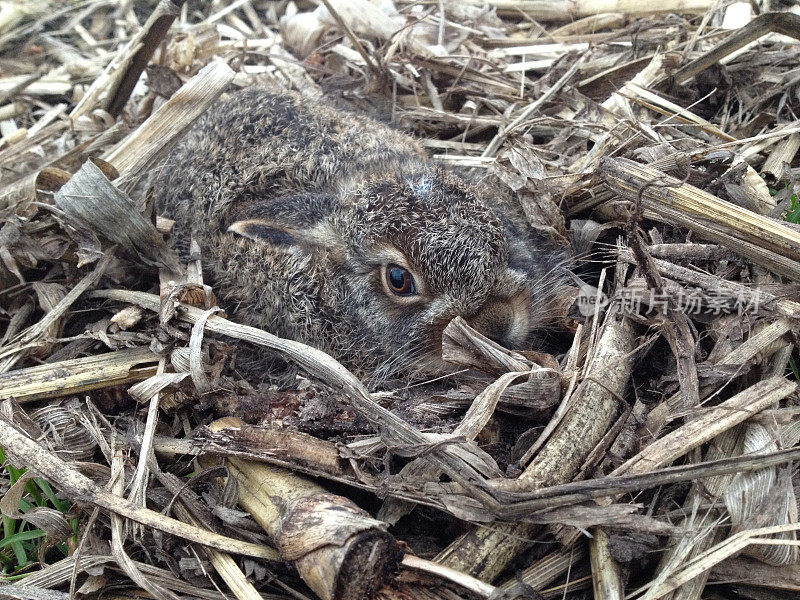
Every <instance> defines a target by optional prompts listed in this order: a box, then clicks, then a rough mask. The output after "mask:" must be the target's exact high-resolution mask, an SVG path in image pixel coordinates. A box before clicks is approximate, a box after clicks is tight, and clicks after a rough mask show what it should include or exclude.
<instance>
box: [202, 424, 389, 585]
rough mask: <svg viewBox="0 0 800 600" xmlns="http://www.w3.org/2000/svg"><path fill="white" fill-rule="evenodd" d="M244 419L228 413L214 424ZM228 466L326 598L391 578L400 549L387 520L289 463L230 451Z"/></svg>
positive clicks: (282, 547) (248, 502) (242, 494)
mask: <svg viewBox="0 0 800 600" xmlns="http://www.w3.org/2000/svg"><path fill="white" fill-rule="evenodd" d="M241 424H242V421H241V420H239V419H235V418H226V419H219V420H218V421H215V422H214V423H212V424H211V426H210V428H211V429H212V430H214V431H219V430H221V429H223V428H227V427H234V428H236V427H238V426H239V425H241ZM228 472H229V473H230V476H231V477H233V478H234V479H235V480H236V481H237V483H238V491H239V503H240V504H241V505H242V507H243V508H244V509H245V510H247V511H248V512H250V514H252V515H253V518H254V519H255V520H256V521H257V522H258V524H259V525H261V526H262V527H263V528H264V530H265V531H266V532H267V534H268V535H269V537H270V539H271V540H272V541H273V542H274V543H275V545H276V546H277V547H278V549H279V551H280V553H281V556H282V557H283V558H284V559H285V560H289V561H291V562H292V563H293V564H294V565H295V567H296V568H297V571H298V573H299V574H300V576H301V577H302V578H303V580H304V581H305V582H306V583H307V584H308V585H309V587H310V588H311V589H312V590H314V592H315V593H316V594H317V595H318V596H319V597H320V598H321V599H322V600H333V599H336V600H347V599H352V600H360V599H362V598H365V597H366V598H368V597H370V596H371V595H372V593H373V592H375V591H376V590H378V589H379V588H380V587H381V586H383V585H384V583H386V582H387V581H388V580H389V579H390V577H391V574H392V573H393V571H394V570H395V569H396V567H397V564H398V562H399V560H400V558H401V555H402V552H401V551H400V549H399V547H398V546H397V543H396V542H395V540H394V538H393V537H392V536H391V535H390V534H389V533H387V532H386V527H387V525H386V524H385V523H382V522H381V521H377V520H375V519H373V518H372V517H370V516H369V514H368V513H366V512H364V511H363V510H361V509H360V508H358V507H357V506H356V505H355V504H353V503H352V502H351V501H350V500H348V499H347V498H343V497H341V496H335V495H333V494H330V493H328V492H327V491H326V490H325V488H323V487H321V486H320V485H318V484H316V483H314V482H312V481H311V480H309V479H306V478H305V477H301V476H299V475H295V474H294V473H292V472H291V471H288V470H286V469H281V468H277V467H272V466H268V465H264V464H258V463H253V462H249V461H245V460H241V459H237V458H232V457H230V458H228Z"/></svg>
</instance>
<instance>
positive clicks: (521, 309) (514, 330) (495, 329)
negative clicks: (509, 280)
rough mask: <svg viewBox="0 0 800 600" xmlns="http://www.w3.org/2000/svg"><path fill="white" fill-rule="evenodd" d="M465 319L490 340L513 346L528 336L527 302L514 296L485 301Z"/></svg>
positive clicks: (528, 316)
mask: <svg viewBox="0 0 800 600" xmlns="http://www.w3.org/2000/svg"><path fill="white" fill-rule="evenodd" d="M467 321H468V322H469V324H470V325H471V326H472V327H474V328H475V329H477V330H478V331H480V332H481V333H482V334H483V335H485V336H486V337H488V338H489V339H490V340H493V341H495V342H497V343H498V344H500V345H502V346H506V347H508V348H513V347H514V346H516V345H517V344H519V343H521V342H522V341H524V339H525V338H526V337H527V336H528V329H529V324H530V315H529V313H528V308H527V302H523V301H522V298H517V297H514V298H510V299H502V300H489V301H487V302H486V303H485V304H484V305H483V306H482V307H481V308H480V309H479V311H478V312H477V313H476V314H475V315H474V316H472V317H470V318H468V319H467Z"/></svg>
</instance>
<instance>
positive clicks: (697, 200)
mask: <svg viewBox="0 0 800 600" xmlns="http://www.w3.org/2000/svg"><path fill="white" fill-rule="evenodd" d="M597 175H598V176H601V177H603V179H604V181H605V183H606V185H608V186H609V187H610V188H611V190H612V191H614V192H615V193H617V194H620V195H622V196H623V197H625V198H627V199H628V200H631V201H635V200H636V199H637V198H638V197H641V201H642V206H643V207H644V208H645V210H646V211H650V212H651V213H652V214H653V215H654V216H655V217H656V218H657V219H659V220H661V221H664V222H670V223H678V224H680V225H683V226H685V227H688V228H689V229H691V230H693V231H696V232H697V233H698V234H699V235H701V236H702V237H705V238H708V239H710V240H712V241H715V242H720V243H723V244H726V245H728V246H729V247H733V248H734V249H735V250H736V251H737V252H739V253H740V254H742V255H744V256H746V257H747V258H749V259H750V260H752V261H753V262H755V263H757V264H760V265H762V266H763V267H765V268H767V269H770V270H771V271H774V272H776V273H780V274H782V275H786V276H787V277H791V278H792V279H794V280H795V281H800V266H798V263H797V248H798V247H800V232H797V231H795V230H793V229H791V228H789V227H787V226H786V225H784V224H783V223H781V222H780V221H776V220H774V219H769V218H767V217H764V216H761V215H759V214H757V213H755V212H753V211H750V210H747V209H745V208H741V207H739V206H736V205H735V204H732V203H730V202H726V201H724V200H720V199H719V198H717V197H715V196H713V195H711V194H709V193H708V192H704V191H703V190H700V189H698V188H696V187H694V186H691V185H689V184H686V183H682V182H681V181H680V180H679V179H676V178H674V177H671V176H669V175H666V174H665V173H662V172H660V171H657V170H656V169H652V168H650V167H646V166H644V165H641V164H638V163H635V162H633V161H632V160H628V159H623V158H619V159H610V158H606V159H603V160H602V161H601V163H600V165H599V166H598V168H597Z"/></svg>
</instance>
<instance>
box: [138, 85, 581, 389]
mask: <svg viewBox="0 0 800 600" xmlns="http://www.w3.org/2000/svg"><path fill="white" fill-rule="evenodd" d="M150 187H151V190H152V193H153V195H154V198H155V201H156V208H157V211H158V212H159V214H164V215H165V216H167V217H170V218H172V219H174V220H175V226H174V231H173V238H174V242H175V244H176V246H177V248H178V250H179V251H180V252H181V253H182V254H183V255H184V256H186V255H187V254H188V246H189V240H190V238H191V237H192V236H193V237H194V238H195V239H196V240H197V241H198V243H199V244H200V247H201V249H202V253H203V259H204V264H205V266H206V267H207V269H208V271H209V275H210V277H211V280H212V283H213V285H214V288H215V291H216V292H217V294H218V295H219V296H220V299H221V303H222V305H223V307H224V308H226V310H227V311H228V314H229V316H230V317H231V318H232V319H233V320H236V321H239V322H242V323H246V324H249V325H253V326H256V327H259V328H263V329H265V330H266V331H269V332H271V333H274V334H276V335H279V336H282V337H287V338H291V339H294V340H298V341H301V342H305V343H307V344H310V345H313V346H315V347H317V348H320V349H322V350H325V351H326V352H328V353H330V354H331V355H333V356H334V357H335V358H337V359H339V360H340V361H341V362H342V363H344V364H345V365H346V366H348V367H349V368H351V369H353V370H354V371H355V372H357V373H359V374H361V375H366V376H370V377H372V378H373V380H383V379H385V378H386V377H389V376H395V375H400V374H402V375H419V374H436V373H443V372H447V371H449V370H452V368H448V365H447V363H445V362H444V361H443V360H442V358H441V339H442V330H443V329H444V328H445V326H446V325H447V324H448V323H449V321H450V320H451V319H452V318H454V317H455V316H457V315H460V316H462V317H463V318H464V319H466V320H467V321H468V322H469V323H470V324H471V325H472V326H473V327H475V328H476V329H478V330H479V331H481V332H483V333H484V334H485V335H486V336H488V337H490V338H492V339H494V340H496V341H497V342H499V343H501V344H503V345H504V346H507V347H509V348H525V347H526V344H528V343H529V341H530V339H529V338H531V335H532V333H533V332H534V331H535V330H536V329H537V327H539V326H541V325H542V321H543V317H546V316H547V315H548V309H549V305H550V303H551V302H552V300H553V299H554V296H555V294H556V292H557V291H558V289H559V286H560V285H561V284H562V283H563V281H564V279H565V274H566V271H565V267H564V264H565V261H564V253H563V252H561V251H558V250H554V249H552V248H551V247H547V245H546V243H545V241H544V240H543V239H539V238H538V237H537V234H536V233H535V232H533V231H532V230H531V228H530V227H529V226H528V224H527V222H526V221H525V218H524V217H523V215H522V213H521V210H520V209H519V207H517V206H516V205H515V204H514V203H512V202H510V201H509V200H507V199H505V198H504V197H503V195H502V193H499V192H498V191H497V190H495V191H492V190H487V189H485V188H482V187H480V186H479V185H478V184H476V183H471V182H470V181H468V180H466V179H464V178H462V177H460V176H458V175H457V174H455V173H453V172H450V171H448V170H446V169H444V168H442V167H441V166H437V165H436V164H434V163H431V162H430V161H429V160H428V159H427V158H426V156H425V154H424V152H423V150H422V148H421V146H420V145H419V144H418V143H417V142H416V141H414V140H413V139H412V138H411V137H409V136H407V135H404V134H402V133H400V132H398V131H395V130H392V129H390V128H389V127H387V126H384V125H381V124H379V123H377V122H376V121H373V120H371V119H368V118H364V117H360V116H355V115H352V114H349V113H345V112H341V111H338V110H335V109H333V108H331V107H328V106H325V105H322V104H318V103H316V102H315V101H312V100H308V99H305V98H302V97H301V96H299V95H296V94H293V93H290V92H280V93H274V92H273V91H271V90H267V89H264V88H249V89H246V90H243V91H240V92H235V93H232V94H230V95H229V96H228V97H227V98H225V99H223V100H221V101H220V102H219V103H217V104H216V105H215V106H214V107H212V108H211V109H210V110H209V111H208V112H207V113H206V115H204V116H203V117H202V118H201V119H200V120H199V121H198V123H197V124H196V125H195V126H194V127H193V129H192V130H191V131H190V132H189V133H188V135H187V137H186V138H185V139H184V140H183V141H182V142H181V143H180V145H178V146H177V147H176V148H175V150H174V151H173V152H172V153H171V155H170V156H169V158H168V159H167V161H166V163H165V165H164V166H163V168H161V169H159V170H158V171H157V172H156V173H155V175H154V177H153V178H152V179H151V182H150Z"/></svg>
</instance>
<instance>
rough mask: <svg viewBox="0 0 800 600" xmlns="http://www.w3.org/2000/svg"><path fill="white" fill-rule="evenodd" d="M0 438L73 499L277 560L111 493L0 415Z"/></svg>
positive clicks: (199, 540) (8, 449)
mask: <svg viewBox="0 0 800 600" xmlns="http://www.w3.org/2000/svg"><path fill="white" fill-rule="evenodd" d="M0 438H2V439H3V440H4V442H3V444H4V448H5V450H6V452H7V454H9V455H10V456H11V459H12V461H13V462H15V463H16V464H19V465H25V466H27V467H28V468H29V469H31V470H32V471H33V472H34V473H36V474H37V475H38V476H41V477H44V478H45V479H47V480H48V481H52V482H53V483H54V484H55V485H56V486H57V487H58V488H59V489H61V490H62V491H63V492H64V493H65V494H67V495H68V496H69V497H70V498H72V499H74V500H75V501H76V502H85V503H88V504H91V505H94V506H97V507H98V508H101V509H104V510H107V511H109V512H112V513H114V514H117V515H120V516H122V517H125V518H126V519H131V520H133V521H136V522H137V523H141V524H142V525H146V526H147V527H152V528H154V529H158V530H159V531H163V532H164V533H168V534H170V535H176V536H179V537H182V538H184V539H187V540H190V541H192V542H197V543H198V544H204V545H207V546H211V547H214V548H217V549H218V550H223V551H225V552H232V553H234V554H244V555H245V556H254V557H258V558H262V559H265V560H280V558H279V555H278V553H277V552H276V551H275V550H273V549H272V548H266V547H264V546H259V545H257V544H251V543H249V542H241V541H238V540H234V539H232V538H229V537H226V536H224V535H220V534H218V533H213V532H211V531H206V530H204V529H200V528H197V527H193V526H191V525H187V524H186V523H182V522H181V521H178V520H176V519H172V518H170V517H165V516H164V515H162V514H160V513H158V512H156V511H153V510H150V509H149V508H140V507H138V506H135V505H134V504H133V503H132V502H130V501H128V500H126V499H125V498H122V497H120V496H117V495H115V494H112V493H111V492H108V491H106V490H104V489H102V488H101V487H99V486H98V485H96V484H95V483H94V482H93V481H92V480H91V479H89V478H88V477H86V476H85V475H83V474H81V473H79V472H78V471H76V470H75V469H73V468H72V467H70V466H69V465H68V464H67V463H66V462H65V461H64V460H62V459H61V458H59V457H58V456H56V455H55V454H53V453H51V452H48V451H47V450H45V449H44V448H42V447H41V446H40V445H39V444H37V443H36V442H34V441H33V440H31V439H30V438H28V437H27V436H26V435H24V434H23V433H21V432H19V431H18V430H17V429H16V428H15V427H14V425H13V424H11V423H10V422H8V421H6V420H5V419H0Z"/></svg>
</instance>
